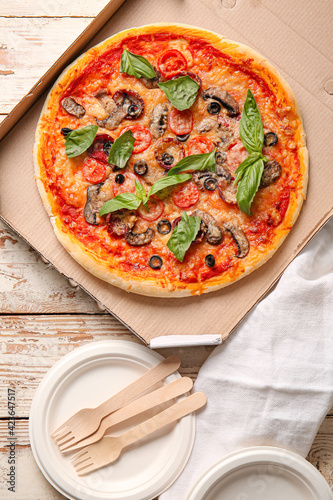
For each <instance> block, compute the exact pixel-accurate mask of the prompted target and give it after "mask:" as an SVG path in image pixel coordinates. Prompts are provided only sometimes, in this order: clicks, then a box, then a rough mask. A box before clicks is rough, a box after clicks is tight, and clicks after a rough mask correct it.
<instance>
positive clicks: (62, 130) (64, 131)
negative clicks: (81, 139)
mask: <svg viewBox="0 0 333 500" xmlns="http://www.w3.org/2000/svg"><path fill="white" fill-rule="evenodd" d="M60 132H61V133H62V135H63V136H64V137H66V135H68V134H69V133H70V132H73V129H72V128H68V127H63V128H62V129H61V131H60Z"/></svg>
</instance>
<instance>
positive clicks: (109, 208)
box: [98, 193, 141, 217]
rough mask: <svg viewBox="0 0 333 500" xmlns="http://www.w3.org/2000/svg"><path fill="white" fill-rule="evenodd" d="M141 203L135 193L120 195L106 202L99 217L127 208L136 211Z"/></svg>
mask: <svg viewBox="0 0 333 500" xmlns="http://www.w3.org/2000/svg"><path fill="white" fill-rule="evenodd" d="M140 203H141V200H140V198H139V197H138V196H136V194H134V193H122V194H118V195H117V196H115V197H114V198H112V200H109V201H106V202H105V203H104V205H103V206H102V208H101V209H100V211H99V214H98V215H99V216H100V217H102V215H105V214H109V213H110V212H116V211H117V210H121V209H122V208H127V209H128V210H136V209H137V208H138V207H139V205H140Z"/></svg>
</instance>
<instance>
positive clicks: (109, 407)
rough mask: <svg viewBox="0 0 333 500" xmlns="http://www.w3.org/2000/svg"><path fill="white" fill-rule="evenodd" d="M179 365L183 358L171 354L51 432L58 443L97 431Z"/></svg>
mask: <svg viewBox="0 0 333 500" xmlns="http://www.w3.org/2000/svg"><path fill="white" fill-rule="evenodd" d="M179 366H180V360H179V358H178V357H177V356H169V357H168V358H166V359H164V360H163V361H162V362H161V363H159V364H158V365H156V366H154V367H153V368H151V369H150V370H148V371H147V372H146V373H145V374H144V375H143V376H142V377H140V378H139V379H138V380H135V381H134V382H132V383H131V384H129V385H128V386H127V387H125V388H124V389H122V390H121V391H120V392H118V393H117V394H115V395H114V396H112V397H111V398H110V399H108V400H107V401H105V402H104V403H102V404H101V405H99V406H97V407H96V408H84V409H82V410H80V411H78V412H77V413H75V414H74V415H73V416H72V417H70V418H69V419H68V420H66V422H64V423H63V424H62V425H61V426H60V427H58V429H56V430H55V431H54V432H53V433H52V434H51V437H52V438H53V439H54V440H55V441H56V443H57V445H58V446H62V447H63V446H64V445H68V446H69V445H70V446H74V445H75V444H77V443H78V442H79V441H81V440H82V439H85V438H86V437H88V436H91V434H93V433H94V432H96V431H97V429H98V428H99V426H100V423H101V421H102V419H103V418H104V417H106V416H107V415H110V413H112V412H115V411H116V410H118V409H119V408H122V407H123V406H125V405H127V404H128V403H129V402H130V401H132V400H133V399H134V398H136V397H138V396H139V395H140V394H142V393H143V392H145V391H146V390H148V389H150V388H151V387H153V386H154V385H155V384H156V383H158V382H160V381H161V380H163V379H164V378H166V377H167V376H168V375H171V374H172V373H173V372H175V371H176V370H178V368H179Z"/></svg>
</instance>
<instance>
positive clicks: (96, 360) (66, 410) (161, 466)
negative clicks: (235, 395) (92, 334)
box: [29, 340, 195, 500]
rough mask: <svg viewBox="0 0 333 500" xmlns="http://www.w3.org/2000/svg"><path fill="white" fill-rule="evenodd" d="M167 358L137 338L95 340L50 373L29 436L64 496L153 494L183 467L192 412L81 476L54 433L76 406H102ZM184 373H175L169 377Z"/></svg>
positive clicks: (107, 498)
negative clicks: (64, 452)
mask: <svg viewBox="0 0 333 500" xmlns="http://www.w3.org/2000/svg"><path fill="white" fill-rule="evenodd" d="M162 359H163V358H162V357H161V356H159V355H158V354H157V353H155V352H153V351H150V350H149V349H147V348H146V347H143V346H141V345H138V344H136V343H133V342H127V341H121V340H110V341H102V342H94V343H91V344H89V345H85V346H83V347H80V348H78V349H76V350H75V351H73V352H71V353H70V354H68V355H66V356H64V357H63V358H62V359H61V360H60V361H58V362H57V363H56V364H55V365H54V366H53V367H52V368H51V370H49V372H48V373H47V374H46V376H45V377H44V379H43V380H42V382H41V384H40V386H39V388H38V390H37V391H36V394H35V396H34V399H33V402H32V406H31V411H30V424H29V433H30V442H31V448H32V452H33V454H34V457H35V460H36V462H37V464H38V466H39V468H40V469H41V471H42V473H43V474H44V476H45V477H46V479H47V480H48V481H49V482H50V483H51V484H52V485H53V486H54V488H56V489H57V490H58V491H59V492H60V493H62V494H63V495H64V496H66V497H68V498H70V499H72V500H122V499H126V500H150V499H153V498H155V497H156V496H157V495H159V494H160V493H162V492H163V491H164V490H165V489H167V488H168V487H169V486H170V485H171V484H172V483H173V481H175V479H176V478H177V477H178V475H179V474H180V473H181V471H182V469H183V468H184V466H185V464H186V462H187V460H188V458H189V455H190V453H191V450H192V446H193V441H194V433H195V417H194V415H192V414H191V415H188V416H187V417H185V418H183V419H182V420H181V421H179V422H178V423H177V424H173V425H170V426H168V427H166V428H165V429H162V430H161V431H159V432H158V433H155V434H154V435H152V436H150V437H149V438H146V439H145V440H142V441H141V442H140V443H137V445H136V446H135V447H131V448H129V449H128V450H125V452H124V453H123V454H122V455H121V457H120V459H119V460H118V461H117V462H115V463H114V464H113V465H109V466H107V467H104V468H103V469H100V470H97V471H95V472H93V473H91V474H89V475H86V476H82V477H78V476H77V474H76V472H75V470H74V467H73V466H72V464H71V462H70V456H71V455H69V454H67V455H62V454H61V453H60V452H59V450H58V448H57V446H56V445H55V443H54V441H53V440H52V439H51V437H50V434H51V433H52V432H53V431H54V430H55V429H56V428H57V427H58V426H59V425H60V424H62V423H63V422H64V421H65V420H66V419H67V418H68V417H70V416H71V415H73V414H74V413H75V412H77V411H78V410H80V409H81V408H85V407H95V406H98V405H99V404H100V403H102V402H103V401H105V400H106V399H108V398H109V397H111V396H112V395H113V394H115V393H117V392H118V391H119V390H120V389H122V388H123V387H125V386H126V385H128V384H129V383H131V382H133V381H134V380H135V379H137V378H138V377H140V376H141V375H143V374H144V373H145V372H146V371H147V369H149V368H151V367H152V366H155V365H156V364H158V363H159V362H160V361H161V360H162ZM179 377H180V375H179V374H178V373H175V374H173V375H170V376H169V377H168V378H167V379H166V382H172V381H173V380H176V379H177V378H179ZM123 430H124V429H123ZM123 430H122V431H123Z"/></svg>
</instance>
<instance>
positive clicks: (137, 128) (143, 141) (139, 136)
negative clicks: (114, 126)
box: [121, 125, 151, 154]
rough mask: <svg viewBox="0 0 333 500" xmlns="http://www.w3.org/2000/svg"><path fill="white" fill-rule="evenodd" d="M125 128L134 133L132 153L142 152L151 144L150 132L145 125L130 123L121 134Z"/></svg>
mask: <svg viewBox="0 0 333 500" xmlns="http://www.w3.org/2000/svg"><path fill="white" fill-rule="evenodd" d="M127 130H130V131H131V132H132V134H133V135H134V139H135V142H134V148H133V154H137V153H142V151H145V150H146V149H148V148H149V146H150V144H151V133H150V132H149V130H148V129H147V127H144V126H143V125H131V126H129V127H125V128H124V129H123V130H122V131H121V134H123V133H124V132H127Z"/></svg>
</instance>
